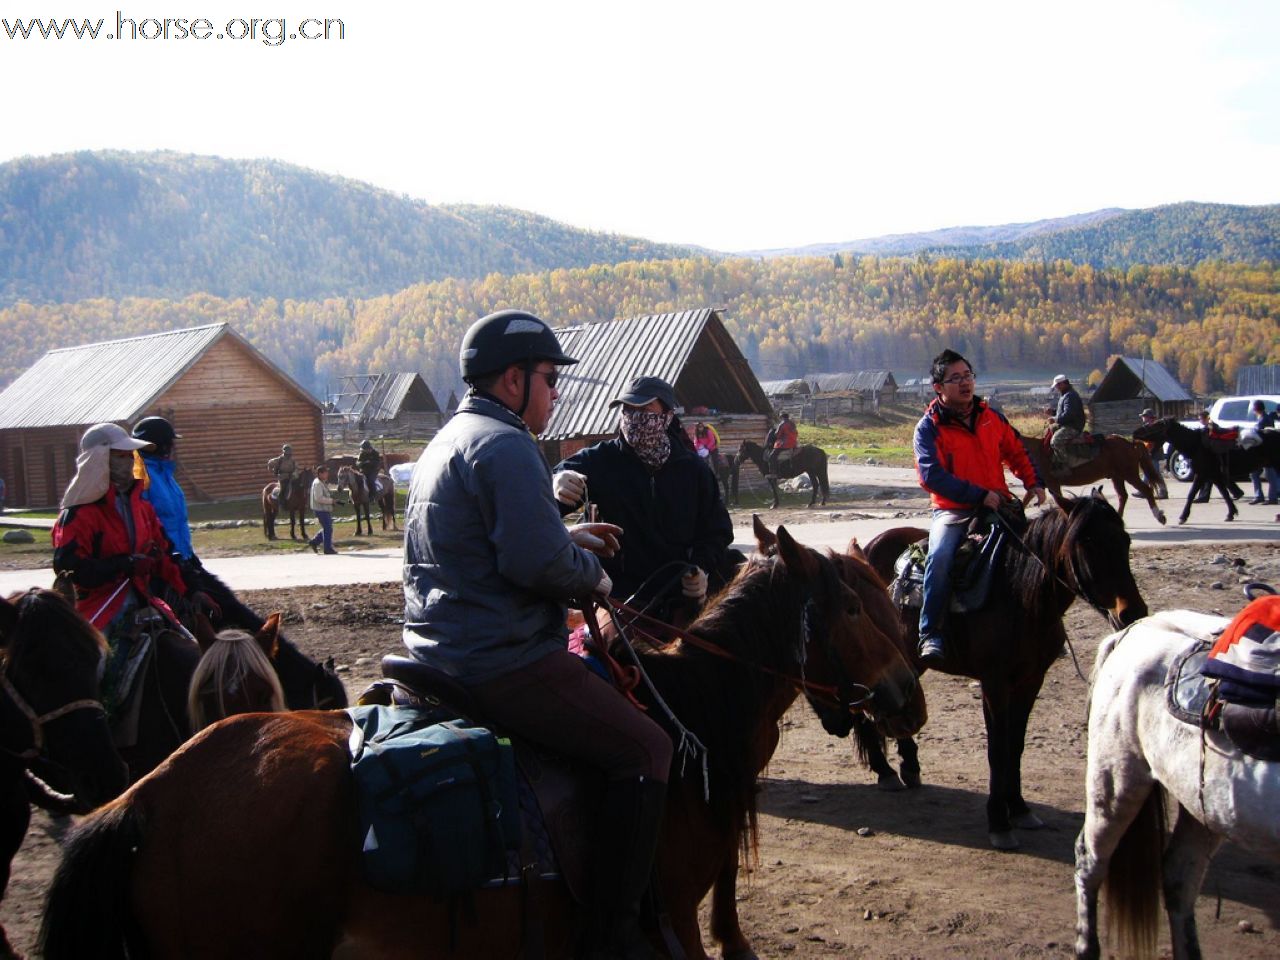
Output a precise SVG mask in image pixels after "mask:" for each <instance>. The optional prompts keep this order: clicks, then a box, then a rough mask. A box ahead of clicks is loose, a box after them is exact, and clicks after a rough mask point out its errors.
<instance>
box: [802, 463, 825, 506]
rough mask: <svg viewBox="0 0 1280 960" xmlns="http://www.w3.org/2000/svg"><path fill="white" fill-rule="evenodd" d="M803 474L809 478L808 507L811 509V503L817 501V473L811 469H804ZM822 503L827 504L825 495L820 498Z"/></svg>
mask: <svg viewBox="0 0 1280 960" xmlns="http://www.w3.org/2000/svg"><path fill="white" fill-rule="evenodd" d="M805 476H807V477H808V478H809V509H810V510H812V509H813V505H814V504H815V503H817V502H818V475H817V474H816V473H814V472H813V471H812V470H807V471H805ZM822 505H823V506H824V507H825V506H826V505H827V500H826V497H823V499H822Z"/></svg>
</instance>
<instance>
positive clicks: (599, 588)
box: [591, 571, 613, 597]
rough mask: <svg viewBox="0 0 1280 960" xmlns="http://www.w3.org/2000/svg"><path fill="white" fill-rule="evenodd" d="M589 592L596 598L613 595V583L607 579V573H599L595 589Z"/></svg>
mask: <svg viewBox="0 0 1280 960" xmlns="http://www.w3.org/2000/svg"><path fill="white" fill-rule="evenodd" d="M591 592H592V593H593V594H595V595H596V596H597V597H607V596H609V594H611V593H613V581H612V580H610V579H609V575H608V574H607V573H605V572H603V571H601V573H600V582H599V583H597V584H596V586H595V589H594V590H592V591H591Z"/></svg>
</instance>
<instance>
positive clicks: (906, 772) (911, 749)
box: [897, 737, 923, 790]
mask: <svg viewBox="0 0 1280 960" xmlns="http://www.w3.org/2000/svg"><path fill="white" fill-rule="evenodd" d="M897 744H898V756H899V758H901V760H902V763H901V764H899V769H900V770H901V771H902V782H903V783H904V784H905V785H906V787H907V789H908V790H916V789H918V788H919V787H920V786H921V784H922V783H923V781H922V780H921V779H920V749H919V747H918V746H917V745H916V741H915V738H914V737H902V738H901V739H899V740H898V741H897Z"/></svg>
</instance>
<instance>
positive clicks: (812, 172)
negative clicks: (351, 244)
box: [0, 0, 1280, 250]
mask: <svg viewBox="0 0 1280 960" xmlns="http://www.w3.org/2000/svg"><path fill="white" fill-rule="evenodd" d="M118 3H119V5H117V4H116V3H111V4H103V3H101V2H98V0H56V2H54V3H49V2H45V0H40V2H37V0H10V2H7V3H5V4H4V13H3V14H0V16H4V17H7V18H9V20H10V22H11V23H12V20H13V18H15V17H23V18H27V17H44V18H47V17H53V18H57V19H58V20H59V21H61V20H62V19H64V18H74V19H77V20H81V19H85V18H88V19H90V20H91V21H95V22H96V20H97V19H98V18H102V19H103V20H104V21H105V23H104V25H103V31H102V32H103V33H104V34H106V33H112V34H114V33H115V32H116V22H117V11H119V14H120V15H121V16H123V17H124V18H126V19H130V20H133V21H134V22H135V23H136V24H138V25H139V26H138V27H137V29H138V30H139V32H140V33H141V34H143V35H150V34H154V33H156V32H157V30H158V27H159V25H158V24H155V23H144V21H147V20H153V21H154V20H161V19H163V18H165V17H169V18H182V19H185V20H188V21H195V20H197V19H200V18H205V19H207V20H208V21H209V22H210V23H211V24H212V25H213V27H214V29H215V31H218V30H221V29H222V28H224V26H226V25H228V24H229V22H230V21H235V20H241V21H247V20H249V19H252V18H254V17H257V18H261V19H264V20H266V19H271V20H275V19H276V18H284V21H285V27H286V35H285V39H284V41H283V42H282V43H278V44H277V43H274V42H263V41H262V40H261V39H245V40H230V39H224V40H216V39H212V38H210V39H207V40H195V39H191V38H188V39H176V38H175V39H168V40H166V39H163V38H158V39H144V38H143V36H140V37H139V38H138V39H128V38H126V39H123V40H120V39H115V40H110V41H109V40H106V39H105V36H104V37H103V38H100V39H98V40H75V39H72V38H71V37H70V36H68V37H67V38H66V39H63V40H52V39H50V40H44V39H37V38H32V39H27V40H22V39H9V38H8V36H7V35H6V34H5V32H4V31H3V30H0V87H2V88H3V89H4V91H5V111H4V113H5V115H4V118H3V124H2V125H0V160H7V159H10V158H13V157H18V156H24V155H42V154H49V153H59V152H64V151H70V150H82V149H102V148H118V149H129V150H152V149H172V150H178V151H184V152H191V153H202V154H215V155H218V156H223V157H235V158H248V157H272V158H276V159H279V160H284V161H288V162H291V163H297V164H301V165H304V166H307V167H311V168H314V169H317V170H322V171H325V172H328V173H333V174H338V175H341V176H346V177H351V178H354V179H358V180H364V181H368V182H370V183H373V184H375V185H377V186H380V187H384V188H387V189H389V190H393V191H396V192H400V193H405V194H408V195H410V196H413V197H419V198H422V199H424V200H427V201H428V202H431V203H441V202H454V201H458V202H473V203H493V204H504V205H507V206H513V207H519V208H522V209H526V210H532V211H536V212H538V213H542V214H545V215H547V216H551V217H554V218H555V219H558V220H563V221H565V222H567V223H571V224H574V225H577V226H583V227H591V228H595V229H602V230H611V231H616V232H620V233H629V234H636V235H639V236H643V237H648V238H650V239H654V240H666V241H678V242H690V243H698V244H702V245H705V246H708V247H713V248H716V249H720V250H741V249H748V248H758V247H776V246H790V245H798V244H804V243H817V242H824V241H838V240H849V239H854V238H858V237H867V236H875V235H879V234H884V233H901V232H911V231H917V230H926V229H932V228H936V227H944V226H956V225H962V224H995V223H1006V222H1013V221H1024V220H1035V219H1040V218H1043V217H1052V216H1061V215H1065V214H1070V213H1080V212H1084V211H1087V210H1094V209H1098V208H1100V207H1108V206H1120V207H1142V206H1151V205H1155V204H1160V203H1171V202H1176V201H1179V200H1205V201H1219V202H1229V203H1274V202H1277V201H1280V190H1277V171H1280V54H1278V53H1277V50H1280V42H1277V37H1280V4H1278V3H1275V2H1274V0H1250V2H1242V3H1233V2H1231V0H1207V2H1186V3H1174V2H1125V0H1107V2H1094V0H1071V2H1065V0H1063V2H1056V3H1042V2H1035V0H1015V2H1004V0H1000V2H981V0H975V2H970V3H959V2H954V0H949V2H947V0H943V2H910V0H881V2H878V3H862V2H857V0H845V2H833V3H825V2H824V3H818V2H804V0H791V2H789V3H783V2H780V0H771V2H768V3H756V2H747V0H737V2H720V0H715V2H699V0H679V2H670V0H645V2H637V3H629V4H622V3H610V2H609V0H595V2H547V0H526V2H523V3H521V2H506V0H494V2H485V0H448V2H432V0H428V2H418V3H400V2H377V0H364V2H361V3H354V2H351V0H307V2H304V3H299V2H297V0H235V2H232V3H227V2H223V0H183V2H182V3H181V4H174V3H172V2H164V3H162V2H159V0H118ZM326 17H328V18H340V19H341V20H342V21H343V28H344V30H345V37H344V38H343V39H340V40H339V39H336V38H331V39H329V40H311V41H305V40H301V39H296V40H290V39H288V35H287V34H288V33H293V32H295V31H296V30H297V29H298V26H299V24H300V23H301V21H302V20H303V19H305V18H316V19H322V18H326ZM0 26H3V25H2V24H0ZM132 29H133V28H129V27H126V37H127V36H128V34H129V33H131V32H132ZM244 29H245V28H244V26H242V25H240V24H235V25H234V26H232V32H233V33H239V32H243V31H244ZM266 29H267V33H268V35H269V36H270V37H274V36H276V35H278V28H277V26H276V25H275V24H270V25H268V26H267V28H266ZM320 29H321V28H320V27H319V26H318V25H316V24H309V25H308V26H307V30H308V32H311V33H317V32H319V31H320ZM334 29H336V28H334ZM175 32H177V29H176V28H175V27H172V26H171V27H170V33H171V34H172V33H175Z"/></svg>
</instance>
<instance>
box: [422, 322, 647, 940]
mask: <svg viewBox="0 0 1280 960" xmlns="http://www.w3.org/2000/svg"><path fill="white" fill-rule="evenodd" d="M576 362H577V361H576V360H574V359H573V358H572V357H569V356H566V355H565V354H564V352H563V351H562V350H561V349H560V343H559V341H558V340H557V339H556V336H555V334H554V333H553V332H552V330H551V328H550V327H548V326H547V325H546V324H545V323H543V322H542V321H541V320H540V319H538V318H537V317H535V316H533V315H532V314H529V313H524V312H522V311H517V310H505V311H502V312H501V313H495V314H490V315H489V316H487V317H484V318H483V319H481V320H479V321H477V322H476V323H474V324H473V325H472V326H471V329H469V330H468V331H467V334H466V336H465V337H464V339H463V341H462V350H461V354H460V357H459V365H460V368H461V373H462V377H463V379H464V380H466V382H467V383H468V384H470V386H471V390H470V391H469V392H468V393H467V395H466V396H465V397H464V398H463V400H462V402H461V403H460V404H459V405H458V411H457V413H456V414H455V415H454V416H453V418H452V419H450V420H449V422H448V423H447V424H446V425H445V426H444V428H443V429H442V430H441V431H440V432H439V433H437V434H436V436H435V437H434V439H432V441H431V443H430V444H429V445H428V447H427V449H426V450H425V451H424V452H423V454H422V457H421V459H420V460H419V461H418V464H417V467H416V469H415V470H414V472H413V480H412V482H411V485H410V488H409V501H408V504H407V506H406V508H405V570H404V583H405V629H404V639H405V643H406V644H407V645H408V647H409V650H410V651H411V652H412V653H413V655H414V656H415V657H417V658H418V659H420V660H422V661H424V662H425V663H428V664H430V665H431V666H432V667H434V668H435V669H437V670H440V671H442V672H444V673H446V674H448V675H450V676H451V677H453V678H455V679H456V680H457V681H459V682H460V683H461V684H463V685H464V686H465V687H466V688H467V690H468V692H469V693H470V694H471V695H472V697H473V698H474V699H475V700H476V701H477V703H478V704H479V706H480V708H481V709H482V711H483V712H484V713H486V714H487V715H488V719H490V720H491V721H493V722H495V723H497V724H498V725H500V726H502V727H505V728H507V729H509V730H511V731H512V732H513V733H516V734H518V735H520V736H523V737H525V738H527V739H529V740H531V741H534V742H536V743H539V744H542V745H543V746H546V747H549V748H551V749H554V750H556V751H558V752H560V753H565V754H568V755H570V756H573V757H575V758H577V759H579V760H582V761H584V762H586V763H588V764H590V765H591V766H593V767H595V768H596V769H598V770H601V771H603V773H604V774H605V776H606V778H607V786H606V790H605V796H604V806H603V808H602V809H601V810H600V811H599V813H600V819H599V822H600V823H601V824H602V825H605V824H607V827H606V828H604V829H603V831H602V833H601V834H600V835H599V837H598V839H597V840H596V842H595V843H594V844H593V845H592V849H593V851H594V854H595V856H596V858H597V864H598V866H597V871H596V879H595V882H594V889H595V891H596V896H597V898H598V902H597V903H596V904H595V905H594V906H595V909H594V910H593V916H594V920H593V926H594V927H595V930H594V932H593V935H592V943H591V946H590V953H589V955H590V956H627V957H631V956H645V955H652V951H651V950H650V949H649V948H648V947H647V942H646V941H645V939H644V937H643V935H642V934H641V932H640V930H639V902H640V898H641V895H642V894H643V892H644V890H645V888H646V886H647V885H648V879H649V873H650V871H651V869H652V865H653V855H654V850H655V848H656V843H657V835H658V828H659V825H660V823H661V820H662V810H663V805H664V802H665V797H666V781H667V776H668V772H669V767H670V764H671V754H672V745H671V740H670V738H669V737H668V736H667V734H666V733H665V732H664V731H663V729H662V728H661V727H660V726H658V724H656V723H655V722H654V721H653V720H651V719H649V718H648V717H647V716H645V715H644V714H643V713H641V712H640V711H638V710H636V709H635V708H634V707H632V706H631V705H630V704H629V703H628V702H627V700H626V698H624V697H623V696H622V695H621V694H620V693H618V691H617V690H616V689H614V687H613V686H612V685H611V684H608V683H606V682H605V681H604V680H602V679H600V677H598V676H597V675H596V674H594V673H592V672H591V671H590V670H589V669H588V668H587V666H586V663H585V661H583V660H581V659H579V658H578V657H576V656H574V655H573V654H571V653H569V651H568V650H567V648H566V644H567V638H568V631H567V629H566V628H565V613H566V611H565V606H566V604H567V603H568V602H570V601H571V600H576V601H578V602H581V601H585V600H587V599H589V598H590V597H591V596H592V595H593V594H599V595H602V596H607V595H608V594H609V590H610V586H611V583H610V580H609V577H608V575H607V574H605V573H604V570H603V569H602V567H601V565H600V561H599V559H597V557H596V556H594V555H593V553H599V554H601V555H605V556H608V555H611V554H612V553H613V551H614V550H616V548H617V545H618V541H617V537H618V535H619V534H621V532H622V531H621V529H620V528H618V527H615V526H612V525H610V524H582V525H579V526H578V527H575V528H573V530H572V531H569V530H566V529H565V526H564V523H563V522H562V521H561V519H560V511H559V510H558V509H557V507H556V503H555V500H554V498H553V497H552V492H551V475H550V471H549V470H548V468H547V463H546V461H545V460H544V459H543V457H542V454H541V453H540V452H539V451H538V447H537V444H536V443H535V442H534V435H535V434H537V433H539V432H541V431H542V430H543V429H545V428H546V425H547V422H548V421H549V419H550V417H551V411H552V406H553V404H554V402H555V400H556V398H557V396H558V393H557V391H556V382H557V380H558V379H559V374H560V371H559V369H558V368H559V367H563V366H567V365H569V364H573V363H576Z"/></svg>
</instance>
